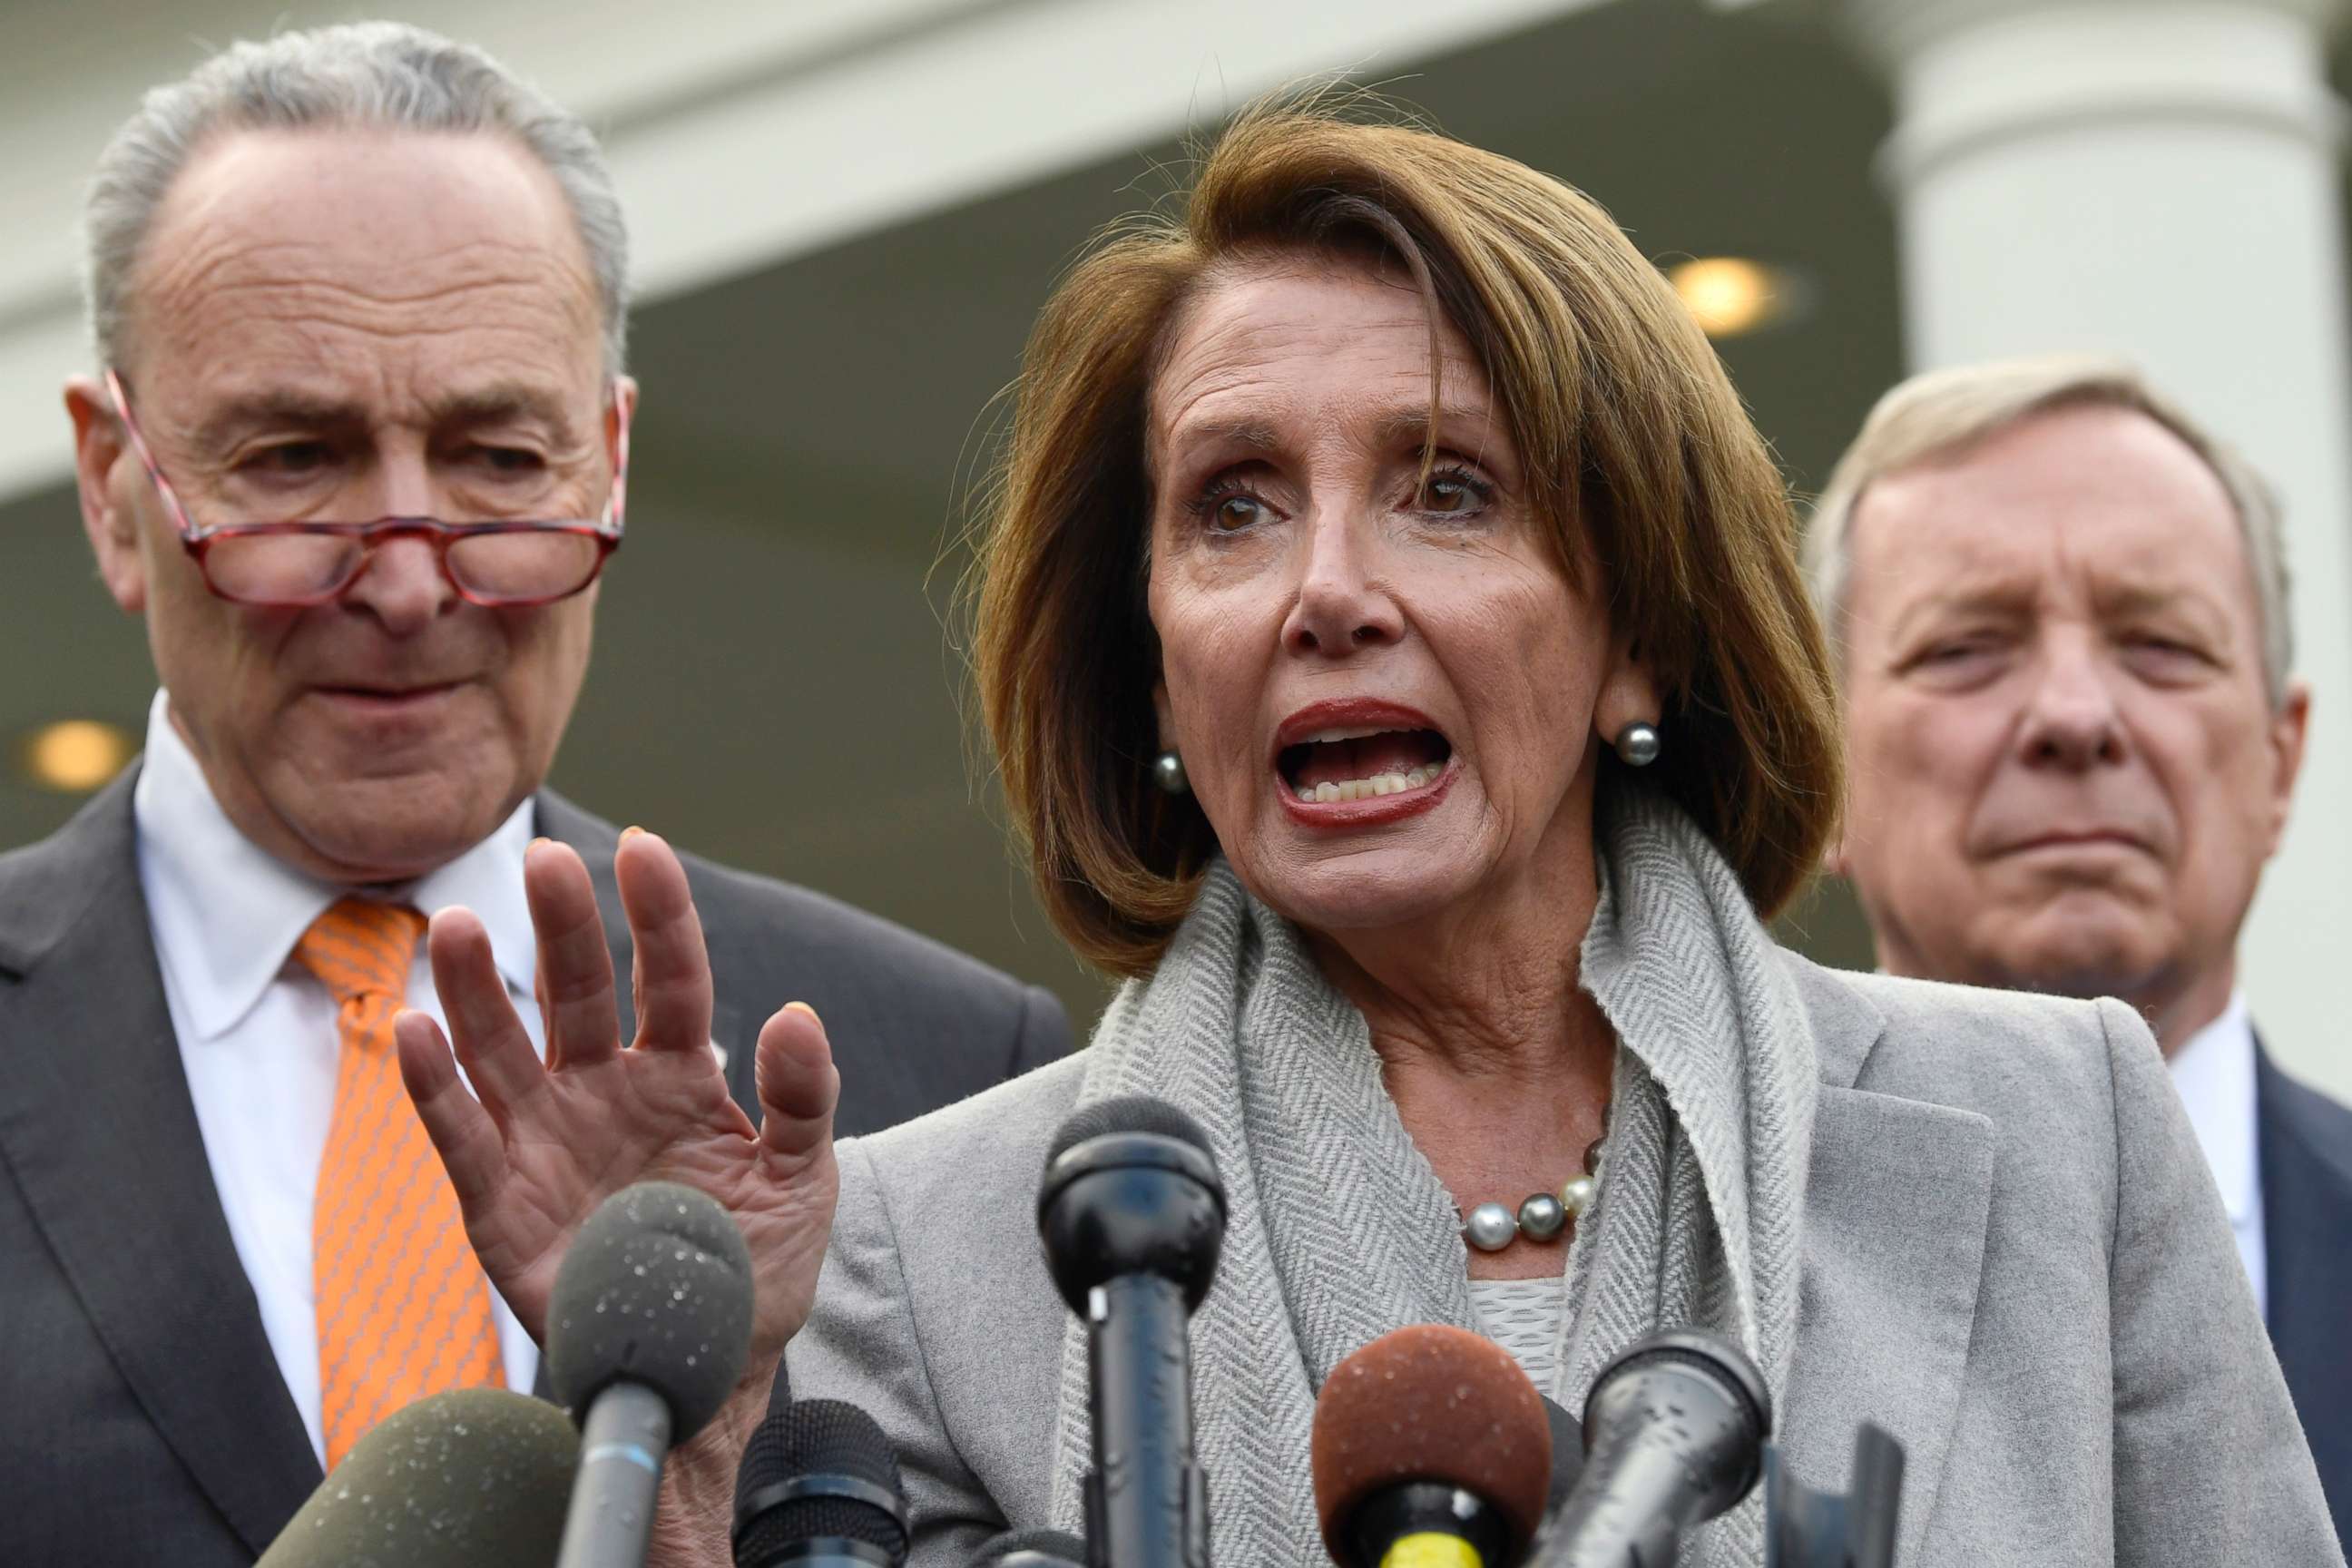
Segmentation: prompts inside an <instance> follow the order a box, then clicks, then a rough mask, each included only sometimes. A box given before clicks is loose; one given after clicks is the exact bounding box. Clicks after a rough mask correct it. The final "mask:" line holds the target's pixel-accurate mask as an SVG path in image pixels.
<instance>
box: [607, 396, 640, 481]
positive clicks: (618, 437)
mask: <svg viewBox="0 0 2352 1568" xmlns="http://www.w3.org/2000/svg"><path fill="white" fill-rule="evenodd" d="M636 417H637V378H636V377H635V376H634V375H616V376H614V378H613V405H612V406H611V407H609V408H607V409H606V410H604V460H605V461H606V462H607V463H609V464H611V465H612V468H613V471H614V473H616V474H617V473H619V472H620V471H621V469H622V468H623V466H624V459H625V458H626V457H627V455H628V454H627V449H626V448H625V447H623V445H622V438H623V432H625V431H626V430H627V429H628V428H629V426H631V424H633V423H634V422H635V419H636Z"/></svg>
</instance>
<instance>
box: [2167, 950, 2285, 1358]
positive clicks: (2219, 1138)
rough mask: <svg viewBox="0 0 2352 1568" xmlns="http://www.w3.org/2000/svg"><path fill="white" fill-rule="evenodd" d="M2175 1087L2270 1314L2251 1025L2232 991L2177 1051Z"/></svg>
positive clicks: (2257, 1297) (2257, 1300) (2257, 1296)
mask: <svg viewBox="0 0 2352 1568" xmlns="http://www.w3.org/2000/svg"><path fill="white" fill-rule="evenodd" d="M2172 1086H2173V1087H2174V1088H2175V1089H2179V1091H2180V1101H2181V1103H2182V1104H2183V1105H2185V1106H2187V1107H2188V1108H2189V1125H2190V1126H2191V1127H2193V1128H2195V1129H2196V1130H2197V1142H2198V1146H2199V1147H2200V1148H2201V1149H2203V1150H2204V1151H2205V1163H2206V1164H2207V1165H2209V1166H2210V1167H2211V1168H2212V1172H2213V1182H2214V1184H2215V1185H2216V1186H2218V1187H2220V1188H2221V1206H2222V1207H2223V1208H2224V1209H2226V1210H2228V1211H2229V1215H2230V1229H2231V1231H2232V1232H2233V1233H2235V1235H2236V1236H2237V1238H2238V1257H2239V1258H2241V1259H2242V1260H2243V1262H2244V1263H2245V1266H2246V1279H2247V1280H2248V1282H2250V1283H2251V1284H2252V1286H2253V1288H2254V1305H2255V1307H2256V1308H2258V1309H2259V1310H2261V1311H2262V1312H2263V1315H2264V1316H2265V1317H2267V1316H2268V1315H2269V1312H2270V1289H2269V1286H2270V1281H2269V1278H2268V1270H2267V1269H2266V1268H2265V1267H2264V1265H2263V1166H2262V1157H2261V1154H2260V1152H2259V1148H2258V1145H2257V1143H2256V1132H2255V1123H2256V1112H2255V1109H2254V1026H2253V1023H2252V1020H2251V1019H2250V1018H2249V1017H2248V1016H2247V1014H2246V999H2245V997H2244V996H2242V995H2240V994H2237V993H2234V992H2233V993H2231V996H2230V1005H2229V1006H2227V1007H2225V1008H2223V1009H2222V1011H2221V1016H2220V1017H2218V1018H2216V1019H2214V1020H2213V1021H2212V1022H2211V1023H2210V1024H2208V1025H2206V1026H2204V1027H2203V1028H2201V1029H2200V1030H2198V1031H2197V1032H2196V1033H2195V1034H2193V1035H2191V1036H2189V1039H2188V1041H2187V1043H2186V1044H2184V1045H2182V1047H2180V1048H2179V1050H2178V1051H2175V1052H2174V1053H2173V1054H2172Z"/></svg>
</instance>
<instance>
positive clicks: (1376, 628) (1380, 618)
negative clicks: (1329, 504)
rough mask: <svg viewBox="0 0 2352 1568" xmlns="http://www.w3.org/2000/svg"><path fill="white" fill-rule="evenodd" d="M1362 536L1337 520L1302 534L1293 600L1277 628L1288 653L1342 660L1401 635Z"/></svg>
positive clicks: (1390, 597) (1344, 521) (1395, 612)
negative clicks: (1302, 549)
mask: <svg viewBox="0 0 2352 1568" xmlns="http://www.w3.org/2000/svg"><path fill="white" fill-rule="evenodd" d="M1363 532H1364V531H1363V530H1362V529H1361V528H1360V527H1359V526H1356V525H1354V524H1353V523H1351V522H1350V521H1349V520H1347V519H1343V518H1332V519H1329V520H1318V521H1317V522H1316V523H1315V524H1314V525H1313V526H1312V527H1311V528H1309V529H1308V530H1307V536H1306V543H1305V557H1306V558H1305V561H1304V563H1303V565H1302V567H1301V570H1300V573H1299V578H1298V590H1297V597H1296V598H1295V599H1294V600H1293V601H1292V603H1291V606H1290V614H1289V615H1288V616H1286V618H1285V619H1284V622H1283V627H1282V642H1283V646H1284V647H1286V648H1288V649H1289V650H1290V651H1291V652H1293V653H1302V654H1304V653H1313V654H1321V655H1322V656H1324V657H1325V658H1345V657H1346V656H1348V655H1349V654H1350V653H1352V652H1354V651H1356V650H1357V649H1359V648H1364V647H1377V646H1379V645H1381V644H1382V643H1391V642H1394V641H1395V640H1397V638H1398V637H1402V635H1403V632H1404V617H1403V616H1402V613H1401V612H1400V611H1399V610H1398V608H1397V605H1396V599H1395V596H1394V595H1393V594H1392V593H1391V591H1390V584H1388V583H1387V582H1386V581H1385V580H1384V578H1383V577H1382V575H1381V574H1380V573H1379V572H1378V571H1376V570H1374V569H1373V564H1372V563H1371V561H1370V559H1369V557H1370V550H1369V548H1368V544H1367V542H1366V540H1365V539H1364V537H1363Z"/></svg>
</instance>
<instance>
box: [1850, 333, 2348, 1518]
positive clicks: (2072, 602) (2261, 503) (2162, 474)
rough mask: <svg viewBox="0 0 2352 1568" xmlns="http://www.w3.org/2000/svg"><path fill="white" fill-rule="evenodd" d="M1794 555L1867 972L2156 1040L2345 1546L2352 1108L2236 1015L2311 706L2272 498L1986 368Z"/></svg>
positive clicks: (2166, 441)
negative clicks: (2314, 1084)
mask: <svg viewBox="0 0 2352 1568" xmlns="http://www.w3.org/2000/svg"><path fill="white" fill-rule="evenodd" d="M1806 565H1807V570H1808V574H1809V576H1810V578H1811V584H1812V586H1813V590H1814V595H1815V601H1816V603H1817V605H1819V606H1820V608H1821V610H1822V616H1823V619H1824V620H1825V622H1826V623H1827V624H1828V625H1829V626H1830V628H1831V630H1832V635H1833V636H1834V637H1835V639H1836V641H1837V645H1838V649H1839V659H1838V665H1839V671H1840V679H1842V681H1843V685H1844V688H1845V695H1846V701H1847V713H1848V731H1847V760H1848V771H1849V777H1850V779H1851V781H1852V785H1851V787H1852V796H1851V802H1850V805H1849V811H1848V816H1847V821H1846V826H1845V829H1844V834H1843V840H1842V842H1841V843H1840V845H1839V846H1838V848H1837V850H1836V852H1835V855H1834V858H1833V862H1832V869H1833V870H1835V871H1837V872H1838V873H1839V874H1841V875H1843V876H1844V877H1846V878H1847V879H1850V880H1851V881H1852V883H1853V888H1854V890H1855V892H1856V893H1857V894H1858V895H1859V896H1860V898H1861V900H1862V905H1863V909H1864V911H1865V912H1866V913H1867V915H1868V916H1869V919H1870V923H1871V928H1872V931H1873V933H1874V936H1875V938H1876V940H1877V945H1878V958H1879V963H1881V965H1882V966H1883V967H1885V969H1887V970H1888V971H1890V972H1892V973H1898V974H1907V975H1917V976H1923V977H1926V978H1929V979H1939V980H1949V981H1957V982H1961V983H1964V984H1976V985H1996V986H2005V987H2011V988H2018V989H2029V990H2037V991H2050V992H2056V993H2060V994H2069V995H2078V996H2098V995H2114V996H2120V997H2122V998H2124V999H2125V1000H2126V1001H2128V1002H2131V1003H2132V1004H2133V1005H2136V1006H2137V1007H2138V1008H2139V1009H2140V1010H2141V1011H2142V1013H2143V1014H2145V1015H2146V1016H2147V1019H2148V1022H2149V1024H2150V1026H2152V1027H2153V1028H2154V1030H2155V1032H2156V1037H2157V1040H2158V1044H2159V1045H2160V1046H2161V1047H2163V1049H2164V1053H2165V1056H2166V1058H2167V1059H2168V1062H2169V1063H2170V1065H2171V1068H2172V1073H2173V1080H2174V1083H2175V1084H2176V1086H2177V1087H2178V1088H2179V1089H2180V1092H2181V1098H2182V1100H2183V1101H2184V1102H2185V1103H2186V1105H2187V1106H2188V1109H2189V1118H2190V1121H2192V1122H2193V1123H2194V1124H2195V1126H2196V1129H2197V1133H2198V1138H2199V1141H2200V1143H2201V1144H2202V1145H2203V1148H2204V1152H2205V1155H2206V1158H2207V1160H2208V1162H2209V1163H2210V1165H2211V1166H2212V1169H2213V1174H2214V1177H2215V1180H2216V1183H2217V1184H2218V1185H2219V1186H2220V1188H2221V1196H2222V1199H2223V1203H2224V1205H2225V1206H2226V1207H2227V1209H2228V1210H2229V1214H2230V1219H2231V1226H2232V1228H2233V1229H2234V1230H2235V1231H2236V1233H2237V1237H2238V1245H2239V1251H2240V1255H2241V1256H2242V1258H2243V1259H2244V1261H2245V1264H2246V1271H2247V1277H2248V1280H2249V1283H2250V1284H2251V1286H2252V1289H2253V1292H2254V1295H2255V1298H2256V1300H2257V1302H2258V1303H2259V1304H2261V1305H2262V1307H2263V1311H2264V1316H2265V1318H2266V1320H2267V1321H2268V1322H2269V1325H2270V1330H2271V1340H2272V1343H2273V1347H2274V1348H2275V1350H2276V1351H2277V1352H2278V1357H2279V1363H2280V1366H2281V1368H2282V1370H2283V1371H2284V1373H2285V1374H2286V1381H2287V1387H2288V1389H2289V1391H2290V1392H2291V1393H2292V1394H2294V1402H2295V1406H2296V1410H2297V1412H2298V1414H2299V1415H2301V1416H2302V1419H2303V1423H2304V1426H2305V1431H2306V1433H2307V1434H2308V1436H2309V1438H2310V1442H2311V1450H2312V1457H2313V1458H2315V1460H2316V1461H2317V1463H2318V1467H2319V1475H2320V1480H2321V1484H2322V1485H2323V1486H2324V1487H2325V1489H2326V1492H2327V1498H2328V1505H2329V1507H2330V1509H2331V1510H2333V1512H2334V1514H2335V1519H2336V1533H2337V1535H2338V1536H2339V1537H2352V1318H2347V1302H2352V1110H2347V1109H2346V1108H2345V1107H2343V1106H2341V1105H2337V1104H2336V1103H2335V1102H2334V1101H2332V1100H2327V1099H2326V1097H2324V1096H2322V1095H2320V1094H2318V1093H2317V1092H2315V1091H2314V1090H2312V1089H2308V1088H2305V1086H2303V1085H2301V1084H2299V1083H2296V1082H2295V1081H2294V1080H2293V1079H2289V1078H2288V1077H2286V1076H2285V1075H2284V1073H2282V1072H2281V1071H2280V1070H2279V1069H2278V1068H2277V1067H2276V1066H2275V1064H2274V1063H2273V1061H2272V1059H2271V1058H2270V1056H2269V1055H2268V1054H2267V1053H2266V1052H2265V1051H2264V1050H2263V1047H2262V1044H2261V1042H2260V1040H2259V1038H2258V1037H2257V1036H2256V1033H2255V1030H2254V1026H2253V1024H2252V1020H2251V1019H2250V1018H2249V1016H2248V1014H2247V1010H2246V1005H2245V1002H2244V999H2243V997H2242V995H2241V994H2240V993H2239V991H2238V978H2237V942H2238V934H2239V931H2240V929H2241V927H2242V925H2243V923H2244V921H2245V917H2246V910H2247V909H2248V907H2249V906H2250V905H2251V904H2252V901H2253V896H2254V889H2255V886H2256V884H2257V882H2258V881H2259V880H2260V878H2261V875H2262V868H2263V863H2264V862H2265V861H2267V860H2268V859H2269V858H2270V857H2271V855H2272V854H2273V852H2275V850H2276V849H2277V847H2278V842H2279V838H2280V836H2281V834H2282V833H2283V832H2284V829H2285V826H2286V820H2287V812H2288V807H2289V803H2290V800H2291V798H2292V796H2293V793H2294V780H2295V773H2296V771H2297V769H2298V768H2299V766H2300V765H2301V763H2302V760H2303V745H2304V735H2305V726H2306V723H2307V721H2308V718H2309V712H2310V694H2309V692H2308V690H2307V689H2305V687H2304V686H2303V685H2302V683H2300V682H2298V681H2295V680H2294V679H2291V670H2292V668H2293V654H2294V647H2293V633H2292V627H2291V626H2290V624H2289V619H2288V608H2287V593H2286V565H2285V561H2284V552H2283V547H2282V543H2281V540H2280V529H2279V520H2278V512H2277V507H2276V504H2275V502H2274V501H2273V500H2272V498H2271V495H2270V493H2269V491H2268V489H2267V488H2266V487H2265V486H2264V485H2263V482H2262V480H2261V479H2259V478H2258V477H2257V476H2256V475H2254V474H2253V473H2252V471H2251V470H2250V469H2249V468H2247V467H2246V466H2245V464H2244V463H2243V461H2242V459H2241V458H2237V457H2236V456H2235V455H2234V454H2233V453H2231V451H2230V450H2229V448H2227V447H2224V446H2223V445H2221V443H2220V442H2218V441H2216V440H2214V439H2213V438H2212V437H2210V436H2209V435H2207V434H2206V433H2205V432H2204V431H2202V430H2200V428H2199V427H2198V426H2196V425H2195V424H2194V423H2192V422H2191V421H2190V420H2189V418H2188V416H2186V415H2184V414H2183V413H2181V412H2180V411H2179V409H2178V408H2176V407H2174V406H2173V405H2171V404H2170V403H2169V402H2168V401H2167V400H2166V399H2164V398H2163V397H2161V396H2160V395H2158V394H2156V393H2155V392H2153V391H2152V390H2151V389H2149V388H2148V387H2147V385H2146V384H2144V383H2143V382H2141V381H2140V380H2139V378H2138V377H2137V374H2135V373H2133V372H2132V371H2130V370H2129V369H2128V368H2127V367H2125V366H2121V365H2117V364H2114V363H2105V362H2097V361H2084V360H2056V359H2050V360H2032V361H2017V362H2011V363H1998V364H1988V365H1981V366H1974V367H1969V368H1965V369H1959V370H1951V371H1942V372H1937V373H1935V374H1928V375H1923V376H1918V377H1916V378H1914V379H1913V380H1911V381H1909V382H1906V383H1905V384H1902V385H1901V386H1898V387H1896V388H1895V390H1894V391H1892V392H1890V393H1888V394H1887V395H1886V396H1885V397H1884V398H1883V399H1881V400H1880V402H1879V404H1878V406H1877V407H1876V408H1874V410H1873V411H1872V412H1871V415H1870V417H1869V419H1868V420H1867V421H1866V422H1865V423H1864V426H1863V430H1862V434H1861V435H1860V436H1859V437H1856V439H1855V441H1854V444H1853V447H1851V448H1850V449H1849V450H1848V451H1847V453H1846V455H1845V457H1844V458H1843V460H1842V461H1841V462H1840V464H1839V466H1838V468H1837V471H1836V472H1835V473H1834V474H1832V477H1831V480H1830V485H1829V488H1828V489H1827V490H1826V491H1824V492H1823V494H1822V500H1821V503H1820V505H1819V506H1818V507H1817V508H1816V509H1815V511H1814V516H1813V522H1812V527H1811V532H1810V536H1809V537H1808V539H1807V541H1806Z"/></svg>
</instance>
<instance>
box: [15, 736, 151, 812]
mask: <svg viewBox="0 0 2352 1568" xmlns="http://www.w3.org/2000/svg"><path fill="white" fill-rule="evenodd" d="M24 758H25V776H26V777H27V778H29V779H31V780H32V781H33V782H34V783H35V784H39V785H40V786H41V787H42V788H43V789H54V790H64V791H67V792H68V793H71V794H74V795H87V794H88V793H89V792H90V791H91V790H94V789H96V788H97V787H98V786H99V785H100V784H104V783H106V782H107V781H108V780H109V779H110V778H112V777H113V776H114V775H115V774H117V773H121V771H122V764H123V763H127V762H129V761H130V760H131V736H130V735H129V734H128V733H127V732H126V731H122V730H121V729H119V728H117V727H116V726H114V725H112V724H101V723H100V722H99V721H97V720H95V719H64V720H60V721H58V722H57V723H55V724H44V725H42V726H41V727H40V728H39V729H37V730H36V731H33V732H32V733H31V734H29V735H27V736H26V737H25V745H24Z"/></svg>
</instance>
